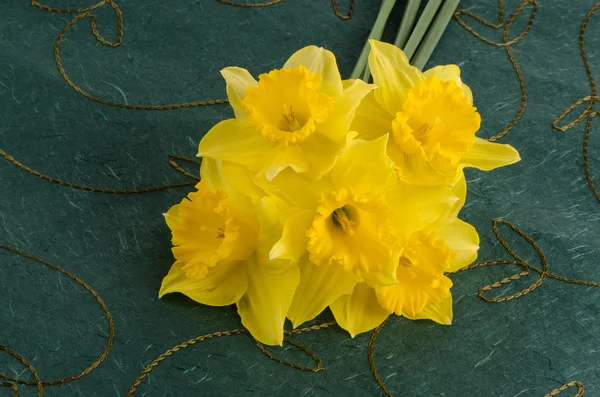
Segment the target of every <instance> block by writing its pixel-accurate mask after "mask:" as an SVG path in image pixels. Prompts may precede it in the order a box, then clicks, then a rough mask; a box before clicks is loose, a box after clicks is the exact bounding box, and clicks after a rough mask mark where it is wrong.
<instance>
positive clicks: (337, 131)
mask: <svg viewBox="0 0 600 397" xmlns="http://www.w3.org/2000/svg"><path fill="white" fill-rule="evenodd" d="M374 88H375V86H374V85H372V84H367V83H365V82H364V81H362V80H355V81H354V83H353V84H352V85H351V86H350V87H348V88H346V89H345V90H344V92H343V93H342V94H341V96H340V97H339V98H337V99H336V100H335V102H334V105H333V110H332V111H331V113H330V114H329V117H328V118H327V121H325V122H324V123H323V124H321V125H319V126H318V127H317V131H318V132H320V133H321V134H323V135H325V136H327V137H328V138H329V139H332V140H334V141H345V137H346V135H347V134H348V131H349V130H350V125H351V123H352V120H353V119H354V115H355V112H356V109H357V108H358V107H359V105H360V103H361V101H362V100H363V98H365V97H366V96H367V95H368V94H369V93H370V92H371V91H373V89H374Z"/></svg>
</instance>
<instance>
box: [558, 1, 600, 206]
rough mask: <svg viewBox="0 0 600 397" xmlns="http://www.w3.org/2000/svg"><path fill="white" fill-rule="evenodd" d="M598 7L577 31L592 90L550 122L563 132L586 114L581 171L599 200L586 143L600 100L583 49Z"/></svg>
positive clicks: (599, 196)
mask: <svg viewBox="0 0 600 397" xmlns="http://www.w3.org/2000/svg"><path fill="white" fill-rule="evenodd" d="M598 9H600V2H598V3H596V4H595V5H594V6H593V7H592V8H591V9H590V11H589V12H588V13H587V15H586V16H585V19H584V20H583V23H582V24H581V30H580V31H579V52H580V53H581V59H582V60H583V65H584V66H585V72H586V74H587V76H588V80H589V82H590V88H591V90H592V92H591V94H590V95H588V96H585V97H583V98H580V99H578V100H577V101H575V102H574V103H573V104H572V105H570V106H569V107H568V108H566V109H565V110H564V111H563V112H562V113H561V114H559V115H558V116H557V117H556V118H555V119H554V121H553V122H552V127H554V128H555V129H557V130H559V131H563V132H564V131H567V130H569V129H571V128H573V127H575V126H576V125H578V124H579V123H580V122H581V121H582V120H583V119H584V118H585V117H586V116H587V121H586V123H585V130H584V134H583V173H584V175H585V179H586V180H587V183H588V186H589V187H590V189H591V190H592V193H593V194H594V196H595V197H596V198H597V199H598V200H599V201H600V191H598V189H597V188H596V186H595V185H594V181H593V180H592V174H591V172H590V165H589V156H588V152H589V149H588V145H589V138H590V131H591V129H592V120H593V118H594V117H596V116H598V115H599V114H600V112H598V111H595V112H592V109H593V108H594V105H595V104H596V101H597V100H600V96H598V92H597V89H596V82H595V80H594V74H593V72H592V67H591V66H590V63H589V61H588V56H587V52H586V51H585V31H586V29H587V27H588V24H589V23H590V20H591V18H592V16H593V15H594V13H595V12H596V11H597V10H598ZM583 103H587V105H586V107H585V109H584V111H583V112H582V113H581V114H580V115H579V116H577V118H576V119H575V120H574V121H572V122H570V123H568V124H567V125H564V126H560V125H559V124H558V123H560V121H561V120H562V119H563V118H565V117H566V116H567V115H568V114H569V113H571V111H572V110H574V109H575V108H577V107H578V106H579V105H581V104H583Z"/></svg>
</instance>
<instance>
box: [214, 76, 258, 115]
mask: <svg viewBox="0 0 600 397" xmlns="http://www.w3.org/2000/svg"><path fill="white" fill-rule="evenodd" d="M221 75H222V76H223V78H224V79H225V81H226V82H227V98H228V99H229V104H230V105H231V107H232V108H233V111H234V113H235V117H236V118H237V119H239V120H244V119H246V117H247V116H246V111H245V110H244V108H243V106H242V100H244V97H245V96H246V88H248V87H255V86H256V85H257V84H258V82H257V81H256V80H255V79H254V77H252V76H251V75H250V73H249V72H248V71H247V70H246V69H242V68H236V67H228V68H225V69H223V70H221Z"/></svg>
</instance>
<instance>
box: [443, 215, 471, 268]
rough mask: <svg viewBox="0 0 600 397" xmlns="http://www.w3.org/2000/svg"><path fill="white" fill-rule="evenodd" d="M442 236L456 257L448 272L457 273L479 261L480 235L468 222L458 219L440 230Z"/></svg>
mask: <svg viewBox="0 0 600 397" xmlns="http://www.w3.org/2000/svg"><path fill="white" fill-rule="evenodd" d="M440 235H441V236H442V237H443V238H444V240H445V241H446V244H447V245H448V247H449V248H450V250H451V251H453V252H454V253H455V254H456V256H455V257H454V258H453V260H452V261H451V262H450V267H449V268H448V269H446V271H447V272H456V271H459V270H460V269H462V268H463V267H465V266H468V265H470V264H471V263H473V262H474V261H475V259H477V251H478V250H479V235H478V234H477V230H475V228H474V227H473V226H471V225H470V224H468V223H467V222H464V221H461V220H460V219H456V220H455V221H454V222H452V223H450V224H449V225H448V226H446V227H444V228H443V229H442V230H440Z"/></svg>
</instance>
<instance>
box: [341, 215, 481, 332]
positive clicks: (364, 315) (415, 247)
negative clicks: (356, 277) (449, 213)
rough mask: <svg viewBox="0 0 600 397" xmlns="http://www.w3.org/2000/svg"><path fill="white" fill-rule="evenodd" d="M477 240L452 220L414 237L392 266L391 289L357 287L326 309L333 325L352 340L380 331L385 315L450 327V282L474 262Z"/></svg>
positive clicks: (470, 229) (471, 231)
mask: <svg viewBox="0 0 600 397" xmlns="http://www.w3.org/2000/svg"><path fill="white" fill-rule="evenodd" d="M478 249H479V236H478V235H477V232H476V231H475V229H474V228H473V226H471V225H469V224H468V223H466V222H463V221H461V220H460V219H455V220H454V221H452V222H450V223H449V224H447V225H446V226H444V227H441V228H440V229H436V230H432V229H430V230H428V231H425V230H421V231H417V232H415V233H413V234H412V235H411V236H410V238H409V240H408V242H407V244H406V246H405V247H404V249H403V251H402V254H401V255H400V259H399V260H398V264H397V271H396V278H397V280H398V282H397V283H396V284H393V285H390V286H385V287H379V288H372V287H370V286H369V285H368V284H366V283H359V284H357V285H355V286H354V289H353V290H352V291H351V292H350V293H349V294H346V295H342V296H341V297H339V298H338V299H337V300H336V301H335V302H333V303H332V304H331V305H330V308H331V311H332V312H333V315H334V316H335V319H336V321H337V322H338V324H339V325H340V326H341V327H342V328H344V329H345V330H347V331H348V332H349V333H350V335H351V336H352V337H354V336H355V335H357V334H360V333H363V332H367V331H370V330H372V329H374V328H376V327H377V326H379V325H380V324H381V323H382V322H383V321H384V320H385V319H386V318H387V317H388V316H389V315H390V314H396V315H397V316H404V317H406V318H409V319H413V320H416V319H430V320H433V321H435V322H437V323H440V324H444V325H449V324H451V322H452V295H451V293H450V288H451V287H452V281H451V280H450V279H449V278H448V276H447V273H452V272H456V271H458V270H460V269H462V268H464V267H465V266H467V265H469V264H471V263H472V262H473V261H474V260H475V259H476V258H477V250H478Z"/></svg>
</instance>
